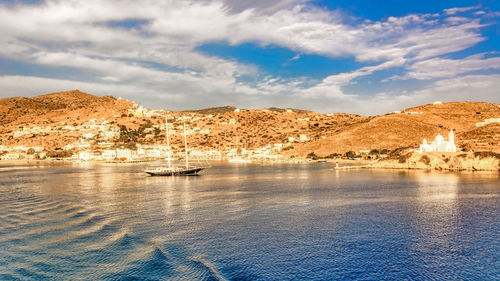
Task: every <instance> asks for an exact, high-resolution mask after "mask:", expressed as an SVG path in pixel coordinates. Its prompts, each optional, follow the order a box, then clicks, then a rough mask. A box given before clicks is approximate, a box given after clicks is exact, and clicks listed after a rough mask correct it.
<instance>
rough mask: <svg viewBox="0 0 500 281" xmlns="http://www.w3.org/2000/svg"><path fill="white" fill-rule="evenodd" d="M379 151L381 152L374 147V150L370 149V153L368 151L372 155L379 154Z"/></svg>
mask: <svg viewBox="0 0 500 281" xmlns="http://www.w3.org/2000/svg"><path fill="white" fill-rule="evenodd" d="M379 153H380V151H378V149H372V150H370V153H368V154H370V155H377V154H379Z"/></svg>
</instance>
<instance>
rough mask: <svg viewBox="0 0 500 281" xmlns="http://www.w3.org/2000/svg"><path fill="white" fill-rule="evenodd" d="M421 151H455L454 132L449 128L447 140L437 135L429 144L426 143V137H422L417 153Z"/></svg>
mask: <svg viewBox="0 0 500 281" xmlns="http://www.w3.org/2000/svg"><path fill="white" fill-rule="evenodd" d="M422 152H457V146H456V145H455V133H453V130H450V132H449V133H448V140H447V141H446V140H445V139H444V137H443V136H441V135H437V136H436V138H435V139H434V141H432V143H430V144H429V143H427V139H424V142H423V143H422V144H421V145H420V148H419V150H418V153H422Z"/></svg>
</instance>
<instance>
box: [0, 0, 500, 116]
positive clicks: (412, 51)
mask: <svg viewBox="0 0 500 281" xmlns="http://www.w3.org/2000/svg"><path fill="white" fill-rule="evenodd" d="M481 11H482V10H481V7H459V8H456V7H450V9H446V10H445V11H443V13H442V14H410V15H406V16H402V17H389V18H386V19H382V20H379V21H369V20H363V19H359V20H358V21H356V22H355V23H352V21H348V20H346V17H345V16H344V14H343V13H342V11H341V10H328V9H326V8H320V7H317V6H314V5H313V4H311V3H308V2H307V1H293V0H281V1H273V2H269V1H256V2H255V3H252V4H249V3H241V2H240V1H232V0H226V1H188V0H186V1H168V0H166V1H152V0H146V1H141V3H140V8H138V4H137V2H136V1H131V0H119V1H97V0H87V1H77V0H70V1H60V0H49V1H45V2H42V3H40V4H9V5H7V4H2V5H0V32H1V34H2V37H0V59H7V60H9V61H15V62H19V63H23V64H28V65H33V67H40V68H42V67H44V68H49V69H51V70H53V71H54V72H57V71H58V69H61V70H60V72H61V73H60V74H59V75H58V77H64V69H67V68H71V69H75V70H78V71H80V72H81V73H84V74H85V75H84V76H85V79H76V78H75V77H66V78H55V77H52V76H50V75H49V74H47V75H46V76H43V77H34V76H32V75H28V74H23V73H15V72H13V71H10V70H9V69H3V70H2V73H4V75H3V76H0V92H2V94H3V95H6V96H7V95H9V96H10V95H23V96H26V95H35V94H40V93H44V92H50V91H60V90H67V89H73V88H79V89H80V90H85V91H88V92H90V93H95V94H101V95H104V94H112V95H115V96H124V97H127V98H130V99H132V100H135V101H138V102H140V103H143V104H145V105H146V106H151V107H161V108H170V109H186V108H195V107H197V108H200V107H208V106H215V105H223V104H234V105H237V106H240V107H266V106H281V107H285V106H289V107H302V108H307V109H312V110H320V111H350V112H358V113H367V114H371V113H381V112H383V111H390V110H394V109H399V108H401V107H402V106H403V105H416V104H418V102H430V101H432V100H436V99H442V100H446V99H449V100H452V99H453V96H450V94H447V93H445V92H444V91H443V90H442V87H443V85H442V84H439V83H446V81H453V80H450V79H465V78H466V77H469V78H470V79H472V78H474V79H482V80H478V81H477V82H479V83H483V84H484V85H488V87H490V86H491V87H493V86H495V87H496V86H498V76H497V73H496V72H495V71H497V70H498V69H499V65H500V61H499V58H498V57H494V56H493V57H492V56H489V57H486V56H485V54H483V53H481V54H475V55H470V56H467V57H465V58H461V59H449V58H444V57H443V56H445V55H447V54H451V53H454V52H457V51H462V50H465V49H467V48H470V47H472V46H474V45H476V44H478V43H479V42H482V41H484V40H486V39H487V38H485V37H484V36H483V35H482V34H481V29H482V28H484V27H485V26H487V24H491V23H484V22H482V21H481V17H482V16H484V15H485V14H481V13H479V12H481ZM485 13H486V12H485ZM486 14H491V13H490V12H488V13H486ZM213 42H225V43H226V44H228V45H231V46H238V45H240V44H245V43H254V44H257V45H258V46H261V47H262V48H265V47H266V46H280V47H283V48H287V49H289V50H292V51H293V52H295V54H296V55H295V58H294V59H292V60H290V61H297V60H300V59H301V57H302V55H307V54H311V55H319V56H323V57H327V58H329V59H337V58H352V59H354V60H355V61H357V62H358V63H360V64H364V66H362V67H360V68H359V69H355V70H352V71H349V72H344V73H332V74H331V75H329V76H327V77H324V78H322V79H319V80H318V79H310V78H309V77H298V78H297V77H295V78H290V77H279V76H275V75H273V74H272V73H263V72H262V71H261V69H260V68H259V66H258V63H257V62H256V63H254V64H249V63H242V62H239V61H237V60H236V59H227V58H226V59H224V58H220V57H216V56H210V55H208V54H206V53H202V52H200V51H198V49H197V48H198V47H200V46H202V45H204V44H208V43H213ZM285 65H286V64H285ZM394 69H402V71H403V72H402V73H400V74H396V75H395V76H393V79H385V80H383V81H386V82H387V83H391V82H390V81H392V80H394V78H398V79H405V80H408V79H413V80H421V81H424V80H431V81H432V82H431V84H422V89H421V91H424V92H425V91H426V90H427V91H428V90H429V89H436V91H437V92H439V93H441V95H442V97H443V98H440V97H439V96H435V95H430V94H423V93H424V92H419V91H412V92H411V93H410V94H408V93H405V94H404V95H403V94H398V92H402V91H398V90H397V89H395V90H394V91H392V92H391V93H380V92H374V93H372V94H371V95H368V96H367V95H361V94H357V93H347V92H346V89H345V87H346V86H348V85H352V84H355V83H356V82H357V81H358V80H359V79H360V78H367V77H371V76H373V74H375V73H379V72H383V71H392V70H394ZM485 70H489V71H490V72H491V71H493V72H492V73H489V74H484V73H483V74H482V75H476V76H473V75H472V74H474V72H477V71H485ZM464 75H467V76H464ZM471 77H472V78H471ZM377 79H378V78H377ZM437 79H445V80H437ZM380 80H381V79H379V81H375V80H374V81H372V82H374V83H382V82H381V81H380ZM396 80H397V79H396ZM460 81H462V80H460ZM464 81H465V80H464ZM466 81H469V80H466ZM469 82H471V81H469ZM478 87H479V85H474V87H471V86H470V83H469V84H467V87H464V90H463V91H461V92H463V93H465V92H464V91H466V90H467V91H473V90H475V89H476V88H478ZM482 91H484V93H490V92H491V91H490V90H489V88H488V89H483V90H482ZM473 94H475V92H470V93H469V96H467V95H466V94H463V95H461V97H463V98H464V99H465V98H477V97H476V96H472V95H473ZM388 97H390V101H389V98H388ZM422 97H425V98H422ZM481 98H483V99H484V100H486V101H493V102H500V100H499V99H500V98H498V97H496V96H495V95H489V94H481ZM380 101H386V103H385V105H379V106H376V107H375V106H374V105H377V104H379V103H380ZM396 101H398V102H400V104H395V102H396ZM412 101H413V102H412Z"/></svg>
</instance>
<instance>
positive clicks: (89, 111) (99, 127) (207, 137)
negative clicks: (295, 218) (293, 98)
mask: <svg viewBox="0 0 500 281" xmlns="http://www.w3.org/2000/svg"><path fill="white" fill-rule="evenodd" d="M0 115H2V116H3V119H2V124H1V126H0V137H1V138H0V159H1V160H45V159H53V160H58V159H59V160H77V161H93V160H94V161H112V162H113V161H115V162H116V161H127V162H128V161H150V160H158V159H165V158H167V157H171V158H173V159H180V158H182V157H184V154H185V150H184V143H183V134H184V125H185V126H186V127H185V128H186V129H185V134H186V136H187V139H188V140H189V143H190V145H189V147H188V151H187V152H188V155H189V157H190V158H192V159H199V160H224V159H227V160H230V161H235V162H238V161H298V160H300V159H302V160H304V159H313V160H317V159H365V160H376V159H384V158H387V157H391V156H392V157H394V155H396V154H397V155H398V156H400V155H401V154H404V153H408V152H412V151H416V152H419V153H422V152H467V151H489V152H491V153H499V152H500V144H499V143H500V140H499V135H500V134H499V133H498V130H499V127H500V126H499V125H500V118H499V117H498V116H500V107H499V105H496V104H488V103H466V102H465V103H441V102H436V103H434V104H431V105H425V106H421V107H416V108H412V109H406V110H402V111H394V112H391V113H388V114H385V115H380V116H360V115H355V114H345V113H329V114H320V113H315V112H310V111H305V110H297V109H280V108H268V109H240V108H235V107H230V106H226V107H219V108H210V109H204V110H192V111H184V112H173V111H168V110H151V109H147V108H145V107H143V106H140V105H138V104H136V103H134V102H131V101H128V100H125V99H121V98H118V99H115V98H113V97H102V98H100V97H96V96H92V95H89V94H85V93H82V92H80V91H78V90H75V91H70V92H61V93H54V94H49V95H44V96H39V97H35V98H10V99H2V100H0ZM166 120H168V126H169V133H170V140H171V142H170V146H168V145H167V143H166V141H165V139H166V138H165V136H166V127H165V124H166V122H167V121H166ZM442 134H444V135H446V134H447V135H448V138H447V139H445V138H444V137H442V136H441V135H442ZM426 139H433V141H432V142H431V143H428V142H427V140H426ZM169 148H170V149H169Z"/></svg>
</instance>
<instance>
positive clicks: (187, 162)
mask: <svg viewBox="0 0 500 281" xmlns="http://www.w3.org/2000/svg"><path fill="white" fill-rule="evenodd" d="M182 124H183V126H184V149H185V150H186V169H187V168H189V160H188V143H187V137H186V122H184V120H182Z"/></svg>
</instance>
